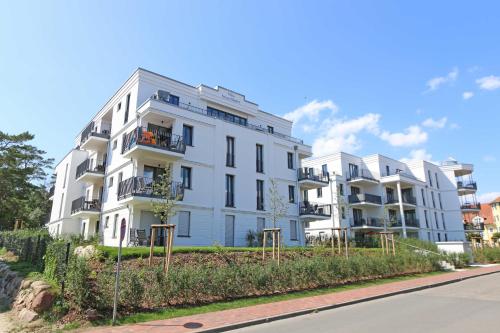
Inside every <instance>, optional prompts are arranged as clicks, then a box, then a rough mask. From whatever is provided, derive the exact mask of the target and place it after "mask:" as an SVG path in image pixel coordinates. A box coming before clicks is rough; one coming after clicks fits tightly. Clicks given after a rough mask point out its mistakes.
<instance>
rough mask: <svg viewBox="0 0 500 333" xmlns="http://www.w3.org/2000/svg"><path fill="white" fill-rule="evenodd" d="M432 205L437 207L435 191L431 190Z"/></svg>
mask: <svg viewBox="0 0 500 333" xmlns="http://www.w3.org/2000/svg"><path fill="white" fill-rule="evenodd" d="M431 198H432V207H434V208H436V200H435V199H434V192H431Z"/></svg>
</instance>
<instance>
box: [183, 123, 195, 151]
mask: <svg viewBox="0 0 500 333" xmlns="http://www.w3.org/2000/svg"><path fill="white" fill-rule="evenodd" d="M182 137H183V140H184V143H185V144H186V145H188V146H192V145H193V126H189V125H183V126H182Z"/></svg>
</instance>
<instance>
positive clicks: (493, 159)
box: [483, 155, 497, 162]
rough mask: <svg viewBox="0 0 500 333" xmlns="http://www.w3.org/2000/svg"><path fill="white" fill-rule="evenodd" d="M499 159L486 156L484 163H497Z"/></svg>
mask: <svg viewBox="0 0 500 333" xmlns="http://www.w3.org/2000/svg"><path fill="white" fill-rule="evenodd" d="M496 160H497V158H496V157H495V156H493V155H484V156H483V161H484V162H495V161H496Z"/></svg>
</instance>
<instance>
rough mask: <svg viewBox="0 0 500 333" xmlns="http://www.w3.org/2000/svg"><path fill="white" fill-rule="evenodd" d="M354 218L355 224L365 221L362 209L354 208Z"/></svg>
mask: <svg viewBox="0 0 500 333" xmlns="http://www.w3.org/2000/svg"><path fill="white" fill-rule="evenodd" d="M352 217H353V219H354V223H361V221H362V220H363V211H362V210H361V209H357V208H353V209H352Z"/></svg>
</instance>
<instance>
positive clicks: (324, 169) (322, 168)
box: [321, 164, 328, 176]
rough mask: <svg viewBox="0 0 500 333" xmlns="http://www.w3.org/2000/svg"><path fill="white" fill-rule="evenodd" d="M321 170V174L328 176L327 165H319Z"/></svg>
mask: <svg viewBox="0 0 500 333" xmlns="http://www.w3.org/2000/svg"><path fill="white" fill-rule="evenodd" d="M321 172H322V173H323V176H328V165H326V164H323V165H322V166H321Z"/></svg>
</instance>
